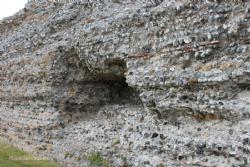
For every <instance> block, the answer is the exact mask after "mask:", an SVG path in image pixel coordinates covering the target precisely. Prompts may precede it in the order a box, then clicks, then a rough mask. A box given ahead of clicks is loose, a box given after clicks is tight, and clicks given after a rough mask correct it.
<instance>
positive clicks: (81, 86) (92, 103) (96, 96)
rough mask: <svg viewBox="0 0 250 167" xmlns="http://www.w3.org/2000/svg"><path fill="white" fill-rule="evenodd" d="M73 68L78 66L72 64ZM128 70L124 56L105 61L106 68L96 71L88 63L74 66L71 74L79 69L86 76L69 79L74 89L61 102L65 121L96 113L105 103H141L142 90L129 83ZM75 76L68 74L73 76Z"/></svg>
mask: <svg viewBox="0 0 250 167" xmlns="http://www.w3.org/2000/svg"><path fill="white" fill-rule="evenodd" d="M70 68H71V69H72V68H75V67H74V66H72V64H71V66H70ZM126 70H127V69H126V63H125V62H124V61H123V60H120V59H113V60H108V61H105V62H104V64H103V66H102V69H98V70H97V71H96V70H95V71H94V72H93V71H91V69H88V68H87V67H83V68H82V71H79V67H78V68H76V69H75V70H71V71H72V73H71V74H70V75H71V76H74V75H76V74H77V73H79V72H82V73H84V76H83V77H82V78H83V80H79V79H78V78H80V77H78V78H75V80H71V81H70V82H65V84H67V89H68V92H70V93H68V94H69V96H64V97H63V100H62V101H61V102H62V103H61V104H60V106H61V107H60V111H61V112H62V116H63V119H64V120H65V122H72V121H77V120H79V119H83V118H90V117H92V116H94V117H95V115H96V113H97V112H98V111H99V109H100V108H101V107H103V106H105V105H139V106H141V105H142V102H141V100H140V98H139V95H138V92H137V91H136V90H135V89H133V88H132V87H130V86H129V85H128V84H127V83H126V78H125V76H124V73H125V72H126ZM68 71H70V70H68ZM71 76H70V77H66V78H72V77H71ZM86 76H89V77H88V78H86ZM72 85H73V86H72ZM62 89H65V87H62Z"/></svg>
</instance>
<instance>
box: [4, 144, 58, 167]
mask: <svg viewBox="0 0 250 167" xmlns="http://www.w3.org/2000/svg"><path fill="white" fill-rule="evenodd" d="M0 167H58V165H56V164H55V163H53V162H50V161H48V160H42V159H41V158H40V159H39V158H38V157H34V156H32V155H30V154H28V153H26V152H24V151H21V150H18V149H17V148H15V147H13V146H10V145H8V144H6V143H5V142H3V141H1V140H0Z"/></svg>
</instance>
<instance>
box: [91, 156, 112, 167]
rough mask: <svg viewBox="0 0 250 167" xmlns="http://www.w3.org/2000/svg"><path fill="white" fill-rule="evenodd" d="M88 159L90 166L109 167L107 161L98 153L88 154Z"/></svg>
mask: <svg viewBox="0 0 250 167" xmlns="http://www.w3.org/2000/svg"><path fill="white" fill-rule="evenodd" d="M88 160H89V162H90V165H92V166H100V167H109V162H108V161H107V160H105V159H104V158H103V157H102V155H101V154H100V153H93V154H91V155H89V156H88Z"/></svg>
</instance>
